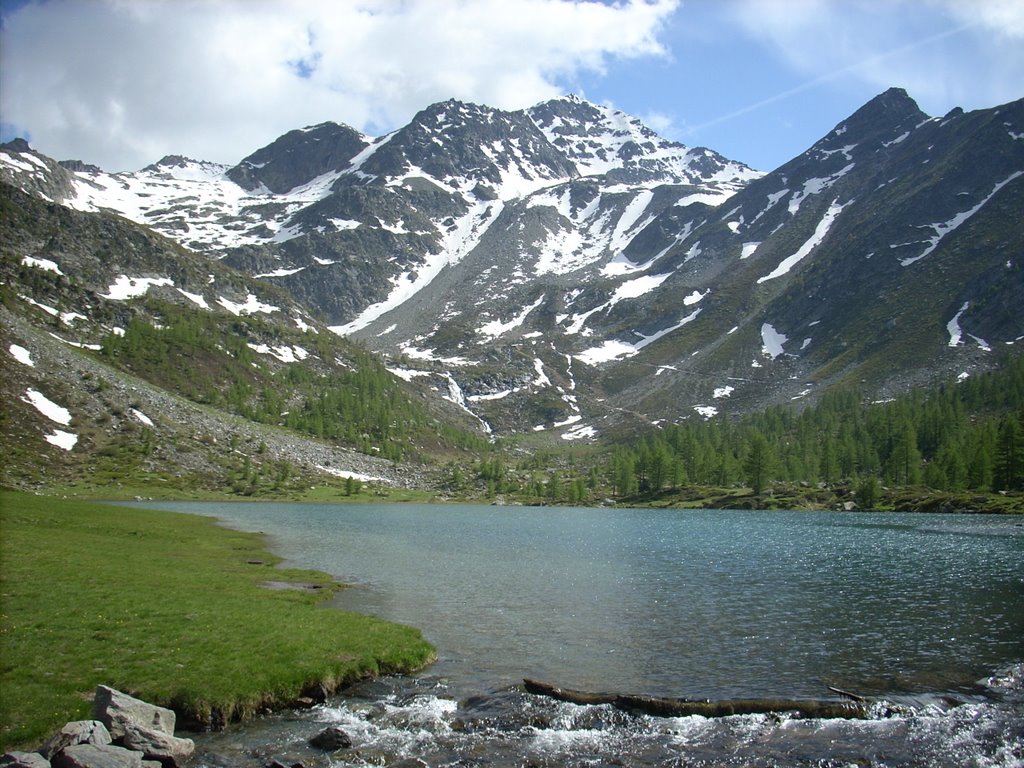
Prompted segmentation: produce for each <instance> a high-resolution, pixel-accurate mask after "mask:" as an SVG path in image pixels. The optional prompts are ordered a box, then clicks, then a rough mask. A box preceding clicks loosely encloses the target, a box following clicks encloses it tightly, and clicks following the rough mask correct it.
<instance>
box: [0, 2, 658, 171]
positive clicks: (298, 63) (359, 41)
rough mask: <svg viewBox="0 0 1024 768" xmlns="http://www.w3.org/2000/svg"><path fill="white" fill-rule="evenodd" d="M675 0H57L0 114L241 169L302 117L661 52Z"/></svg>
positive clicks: (394, 116) (508, 89) (108, 156)
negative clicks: (251, 155) (246, 158)
mask: <svg viewBox="0 0 1024 768" xmlns="http://www.w3.org/2000/svg"><path fill="white" fill-rule="evenodd" d="M677 5H678V0H629V2H619V3H614V4H606V3H602V2H596V1H594V0H586V1H582V0H571V1H570V0H363V1H362V2H359V3H356V2H334V1H333V0H260V1H259V2H253V1H252V0H222V1H221V2H212V1H210V0H147V2H138V1H137V0H102V1H101V0H50V2H45V3H30V4H28V5H26V6H25V7H22V8H18V9H16V10H15V11H14V12H12V13H10V14H9V15H7V16H5V18H4V25H3V31H2V35H3V39H2V45H0V112H2V114H3V120H4V122H5V123H8V124H13V125H14V126H15V127H17V128H19V129H22V130H25V131H27V132H28V133H29V134H30V137H31V140H32V142H33V144H34V145H35V146H36V147H37V148H39V149H40V150H41V151H43V152H45V153H47V154H49V155H53V156H56V157H58V158H60V159H65V158H77V159H82V160H85V161H87V162H94V163H98V164H99V165H101V166H103V167H105V168H106V169H108V170H124V169H128V168H137V167H140V166H142V165H145V164H147V163H150V162H153V161H155V160H157V159H159V157H161V156H162V155H164V154H167V153H169V152H176V153H183V154H188V155H191V156H193V157H197V158H200V159H206V160H213V161H219V162H227V163H234V162H237V161H238V160H240V159H241V157H242V156H243V155H244V154H248V153H249V152H251V151H253V150H255V149H257V148H258V147H260V146H262V145H264V144H266V143H268V142H269V141H272V140H273V139H274V138H276V137H277V136H279V135H280V134H282V133H284V132H286V131H288V130H290V129H292V128H296V127H301V126H303V125H307V124H312V123H318V122H322V121H324V120H336V121H339V122H345V123H348V124H350V125H352V126H354V127H356V128H359V129H361V130H364V131H367V132H369V133H383V132H386V131H387V130H391V129H393V128H394V127H397V126H398V125H401V124H403V123H404V122H406V121H407V120H408V119H409V118H411V117H412V115H413V114H414V113H415V112H416V111H417V110H419V109H422V108H423V107H425V106H427V105H429V104H431V103H433V102H436V101H441V100H445V99H448V98H452V97H455V98H459V99H462V100H465V101H476V102H480V103H487V104H490V105H492V106H496V107H502V108H508V109H515V108H522V107H526V106H529V105H531V104H534V103H536V102H538V101H542V100H543V99H546V98H551V97H554V96H557V95H559V94H560V93H563V92H565V91H566V90H571V89H573V87H574V86H575V85H576V84H577V82H578V79H579V78H580V77H581V76H583V75H590V74H594V73H597V74H601V73H603V72H604V71H605V70H606V68H607V67H608V66H609V63H610V62H611V61H613V60H614V59H618V58H636V57H651V56H653V57H662V56H666V55H667V52H666V50H665V49H664V47H663V46H662V44H661V42H660V41H659V37H658V36H659V34H660V33H661V31H662V29H663V27H664V25H665V23H666V20H667V19H668V18H669V16H670V15H671V14H672V13H673V12H674V11H675V9H676V7H677Z"/></svg>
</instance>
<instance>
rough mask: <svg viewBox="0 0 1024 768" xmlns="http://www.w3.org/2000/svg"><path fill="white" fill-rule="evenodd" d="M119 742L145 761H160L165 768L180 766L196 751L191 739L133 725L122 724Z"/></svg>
mask: <svg viewBox="0 0 1024 768" xmlns="http://www.w3.org/2000/svg"><path fill="white" fill-rule="evenodd" d="M120 742H121V743H122V744H123V745H124V746H126V747H127V748H128V749H134V750H136V751H138V752H141V753H142V754H143V756H144V757H145V758H146V759H147V760H158V761H160V763H161V764H162V765H163V766H165V768H174V767H175V766H179V765H181V764H182V763H184V762H185V761H186V760H188V759H189V758H190V757H192V755H193V753H194V752H195V751H196V745H195V742H194V741H192V739H179V738H177V737H176V736H171V735H170V734H167V733H164V732H163V731H157V730H153V729H152V728H145V727H143V726H141V725H136V724H135V723H125V724H124V735H123V736H122V737H121V739H120Z"/></svg>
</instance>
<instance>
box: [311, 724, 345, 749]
mask: <svg viewBox="0 0 1024 768" xmlns="http://www.w3.org/2000/svg"><path fill="white" fill-rule="evenodd" d="M309 744H310V746H313V747H316V748H317V749H322V750H324V751H325V752H334V751H335V750H338V749H348V748H349V747H351V746H352V738H351V737H350V736H349V735H348V734H347V733H345V732H344V731H343V730H341V728H338V727H337V726H336V725H332V726H331V727H330V728H325V729H324V730H323V731H321V732H320V733H318V734H317V735H316V736H314V737H313V738H312V739H310V740H309Z"/></svg>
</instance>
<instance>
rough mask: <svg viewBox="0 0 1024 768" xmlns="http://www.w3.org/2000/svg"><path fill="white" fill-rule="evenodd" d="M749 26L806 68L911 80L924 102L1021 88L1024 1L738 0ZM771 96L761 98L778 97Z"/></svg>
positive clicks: (838, 75)
mask: <svg viewBox="0 0 1024 768" xmlns="http://www.w3.org/2000/svg"><path fill="white" fill-rule="evenodd" d="M731 15H732V17H733V19H734V21H735V22H736V23H737V24H738V25H739V26H740V27H741V28H742V29H743V30H744V31H745V32H746V34H747V35H748V36H750V37H752V38H754V39H755V40H758V41H759V42H761V43H762V44H764V45H766V46H767V47H769V48H770V49H772V50H773V51H774V52H775V55H777V56H778V57H780V58H781V59H783V60H784V61H786V62H787V64H788V65H789V66H790V67H791V68H792V69H794V70H795V71H797V72H801V73H803V74H804V75H805V76H807V77H808V78H809V80H808V81H807V82H805V83H804V84H802V85H800V86H798V87H796V88H793V89H791V90H790V91H789V92H786V93H783V94H779V95H778V97H787V96H789V95H791V94H793V93H798V92H801V91H803V90H806V89H808V88H810V87H816V86H818V85H821V84H824V83H836V84H839V85H842V84H843V83H844V82H851V81H853V82H860V83H866V84H869V85H870V86H872V87H873V88H874V89H875V90H876V91H878V92H881V91H882V90H885V89H886V88H888V87H889V86H893V85H896V86H901V87H904V88H906V89H907V90H908V92H909V93H910V95H911V96H912V97H914V98H915V99H916V100H917V101H918V102H919V103H920V104H921V106H922V108H923V109H924V110H925V111H926V112H931V113H932V114H936V113H938V114H942V113H943V112H944V111H946V110H948V109H949V108H950V107H951V106H953V105H960V106H963V107H964V108H966V109H973V108H981V107H990V106H993V105H995V104H1000V103H1005V102H1008V101H1012V100H1015V99H1018V98H1020V96H1021V93H1020V84H1021V82H1022V81H1021V79H1020V74H1021V73H1022V72H1024V45H1022V44H1021V43H1022V39H1024V3H1021V2H1019V0H972V2H965V0H849V1H846V2H832V1H831V0H785V1H784V2H783V1H781V0H736V2H735V3H734V4H733V5H732V6H731ZM775 99H776V97H769V98H768V99H766V100H765V103H769V102H771V101H774V100H775Z"/></svg>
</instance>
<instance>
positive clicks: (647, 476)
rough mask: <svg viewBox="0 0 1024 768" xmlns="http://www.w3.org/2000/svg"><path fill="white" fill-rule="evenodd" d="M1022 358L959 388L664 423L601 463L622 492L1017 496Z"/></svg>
mask: <svg viewBox="0 0 1024 768" xmlns="http://www.w3.org/2000/svg"><path fill="white" fill-rule="evenodd" d="M1022 423H1024V358H1022V357H1020V356H1017V357H1011V358H1008V359H1007V361H1006V364H1005V365H1004V366H1003V367H1002V368H1001V369H1000V370H997V371H994V372H991V373H985V374H981V375H978V376H974V377H971V378H969V379H967V380H965V381H962V382H959V383H956V384H946V385H942V386H937V387H935V388H932V389H928V390H922V389H915V390H913V391H911V392H910V393H909V394H906V395H903V396H901V397H897V398H895V399H893V400H891V401H888V402H874V403H872V402H868V401H866V399H865V397H864V395H863V393H861V392H860V391H858V390H856V389H847V390H841V391H835V392H830V393H827V394H825V395H823V396H822V398H821V400H820V401H819V402H818V403H816V404H815V405H812V406H809V407H806V408H803V409H798V408H796V407H793V406H776V407H772V408H769V409H767V410H766V411H764V412H763V413H758V414H751V415H748V416H744V417H742V418H739V419H731V418H728V417H725V416H719V417H715V418H712V419H710V420H708V421H703V422H697V421H687V422H683V423H680V424H674V425H669V426H665V427H663V428H661V429H658V430H657V431H652V432H650V433H648V434H646V435H644V436H643V437H642V438H640V439H639V440H637V441H635V442H634V443H632V444H629V445H626V444H621V445H618V446H617V447H616V448H615V449H614V451H613V453H612V455H611V457H610V459H609V460H608V462H607V466H606V471H605V474H606V477H607V480H608V484H609V486H610V487H611V490H612V492H613V493H614V494H615V495H618V496H631V495H637V494H641V495H642V494H653V493H657V492H659V491H661V490H663V489H666V488H677V487H681V486H686V485H700V486H718V487H726V486H730V485H737V484H743V485H746V486H749V487H750V488H752V489H753V490H754V491H755V492H756V493H761V492H762V491H763V490H764V489H765V488H766V487H768V486H769V485H770V484H771V483H775V482H790V483H793V482H806V483H824V484H833V483H838V482H846V483H857V482H860V483H862V487H863V488H864V489H865V492H869V489H870V487H871V486H873V485H874V484H875V483H876V482H877V483H884V484H885V485H887V486H896V487H900V486H927V487H929V488H932V489H935V490H943V491H965V490H978V491H1001V490H1022V489H1024V431H1022Z"/></svg>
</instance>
